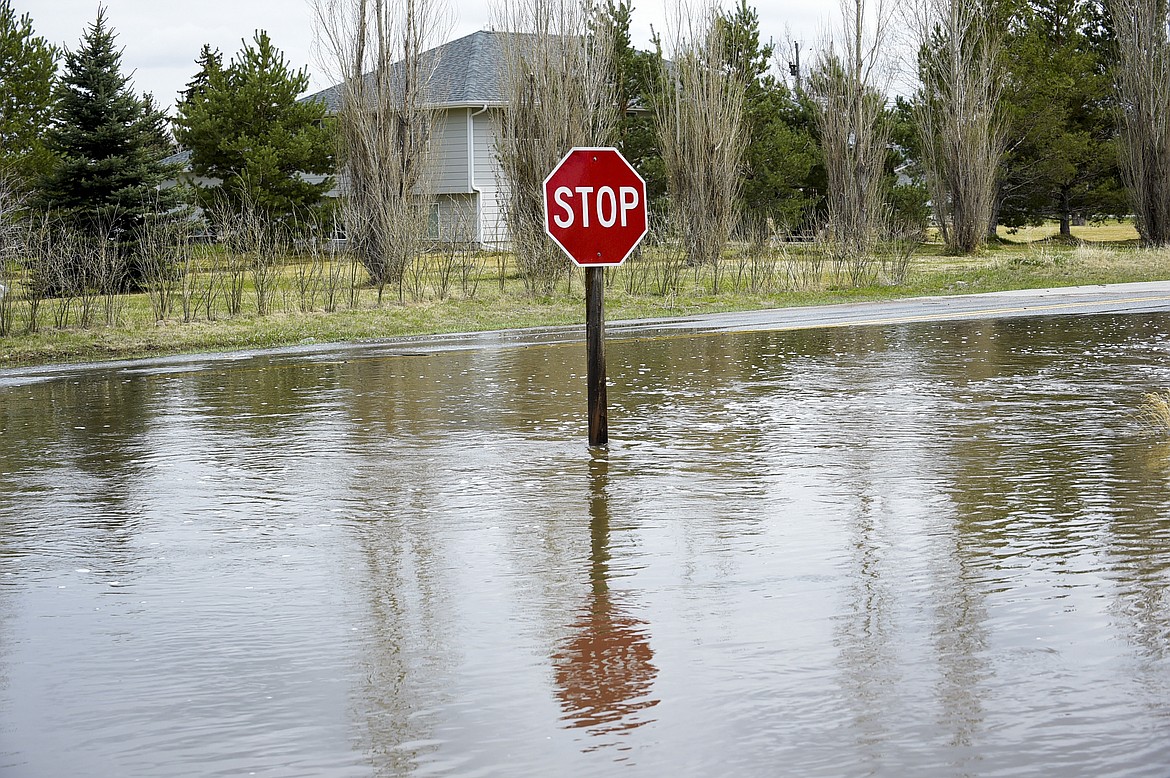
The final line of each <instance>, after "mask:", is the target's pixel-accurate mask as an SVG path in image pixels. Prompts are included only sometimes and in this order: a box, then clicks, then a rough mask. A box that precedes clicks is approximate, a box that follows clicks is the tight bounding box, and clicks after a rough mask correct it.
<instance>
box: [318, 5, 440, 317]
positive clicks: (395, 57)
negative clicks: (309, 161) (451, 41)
mask: <svg viewBox="0 0 1170 778" xmlns="http://www.w3.org/2000/svg"><path fill="white" fill-rule="evenodd" d="M316 17H317V25H318V35H319V42H320V44H321V48H322V51H323V58H324V59H325V66H326V70H327V71H329V72H330V73H331V75H333V76H334V77H335V78H336V79H337V80H338V81H339V82H340V83H339V89H340V95H339V103H338V106H337V123H338V130H339V132H338V136H339V142H340V144H341V148H340V158H341V166H342V175H341V177H340V182H341V185H342V190H343V192H342V193H343V199H342V213H343V218H344V220H345V229H346V236H347V243H348V245H349V249H350V251H352V252H353V253H354V254H355V255H356V256H357V258H358V259H359V260H360V261H361V263H362V264H363V265H364V266H365V268H366V270H368V271H369V273H370V279H371V281H372V282H373V283H374V285H375V286H376V287H377V289H378V299H379V301H381V299H382V294H383V291H384V289H385V287H386V286H387V285H388V284H389V285H391V286H395V287H397V289H398V294H399V300H400V301H401V300H402V297H403V293H404V290H403V281H404V278H405V273H406V270H407V267H408V266H409V265H410V264H411V263H412V262H413V261H414V260H415V259H416V258H417V256H418V255H419V254H420V253H421V251H422V249H423V245H424V241H425V239H426V233H427V229H428V222H429V216H430V212H431V208H432V206H433V201H434V198H433V189H434V186H433V182H432V180H431V175H430V173H431V171H430V153H431V143H432V136H433V127H434V124H435V121H436V119H437V116H436V113H435V111H434V110H433V109H432V108H431V107H430V106H429V105H428V104H427V103H428V100H429V92H430V81H431V76H432V74H433V72H434V68H435V67H436V65H437V64H438V61H437V58H435V57H431V56H427V52H428V50H430V49H431V48H433V44H435V43H436V42H437V41H438V40H439V38H440V36H442V35H443V34H445V33H446V31H447V30H446V28H447V27H448V26H449V25H448V24H447V12H446V7H445V6H444V5H443V4H442V1H441V0H405V1H404V2H394V1H393V0H316Z"/></svg>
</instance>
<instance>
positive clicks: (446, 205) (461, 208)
mask: <svg viewBox="0 0 1170 778" xmlns="http://www.w3.org/2000/svg"><path fill="white" fill-rule="evenodd" d="M431 219H432V220H431V235H430V237H431V239H432V240H438V241H441V242H443V243H469V242H472V241H474V240H475V239H476V230H475V195H474V194H468V193H459V194H449V195H439V196H438V197H437V198H436V201H435V211H434V212H433V213H432V216H431Z"/></svg>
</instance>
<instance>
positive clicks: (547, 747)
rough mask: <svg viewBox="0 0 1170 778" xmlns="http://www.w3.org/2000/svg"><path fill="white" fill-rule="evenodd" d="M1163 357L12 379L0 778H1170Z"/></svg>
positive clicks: (5, 432) (970, 337)
mask: <svg viewBox="0 0 1170 778" xmlns="http://www.w3.org/2000/svg"><path fill="white" fill-rule="evenodd" d="M1167 333H1170V315H1166V314H1150V315H1138V316H1125V315H1113V316H1054V317H1050V318H1021V319H1010V320H1001V321H985V322H936V323H929V324H906V325H898V326H887V327H856V328H848V329H845V328H843V329H833V330H811V331H798V332H755V333H739V334H720V335H709V336H702V335H699V336H695V335H684V336H678V337H663V338H657V339H656V338H652V337H648V338H641V339H633V338H630V339H626V340H620V339H618V340H611V341H610V342H609V343H608V348H607V351H608V361H609V378H610V382H611V388H610V391H609V397H610V434H611V439H612V442H611V446H610V448H609V450H608V452H603V451H594V452H590V450H589V449H588V448H587V447H586V445H585V437H586V435H585V429H584V423H585V414H584V402H585V400H584V390H585V381H584V375H583V371H584V345H583V344H582V343H579V342H577V343H560V342H548V343H535V344H531V345H529V346H527V347H509V346H505V345H501V346H499V347H492V346H490V345H484V344H483V343H481V344H480V345H479V346H478V347H476V348H473V349H467V350H459V349H432V350H427V348H425V346H420V349H419V350H415V351H409V352H404V351H402V350H395V349H394V348H393V347H390V346H381V347H364V348H363V347H359V348H353V349H349V350H339V349H333V350H319V351H303V352H298V353H284V354H269V355H258V356H251V357H246V358H235V359H224V358H217V359H213V358H207V359H187V360H176V361H164V362H159V363H153V364H131V363H124V364H121V365H116V366H105V367H92V368H86V369H69V370H64V371H59V372H56V373H53V372H48V373H42V374H36V373H27V372H26V373H20V372H13V371H9V373H8V374H5V373H0V774H2V775H4V776H33V777H36V778H40V777H42V776H130V777H133V776H151V777H155V776H221V775H222V776H239V775H258V776H329V777H332V776H399V775H401V776H408V775H409V776H431V775H459V776H545V775H548V776H552V775H572V776H609V775H626V776H662V775H676V776H712V775H735V776H774V775H799V776H855V775H878V776H904V775H923V776H962V775H978V776H994V775H1004V776H1007V775H1060V776H1106V775H1116V776H1146V775H1148V776H1165V775H1167V774H1170V442H1168V439H1166V438H1159V437H1156V436H1153V435H1150V434H1148V433H1147V432H1145V431H1144V429H1143V427H1142V424H1141V423H1140V421H1139V420H1138V419H1137V417H1136V416H1135V413H1136V411H1137V410H1138V408H1139V406H1140V404H1141V401H1142V394H1143V393H1144V392H1149V391H1154V390H1161V389H1164V388H1167V387H1170V336H1168V334H1167Z"/></svg>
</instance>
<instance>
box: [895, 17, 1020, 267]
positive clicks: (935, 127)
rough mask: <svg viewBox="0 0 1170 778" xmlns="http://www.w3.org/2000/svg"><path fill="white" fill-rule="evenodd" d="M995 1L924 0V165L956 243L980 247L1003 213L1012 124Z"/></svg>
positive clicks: (919, 21)
mask: <svg viewBox="0 0 1170 778" xmlns="http://www.w3.org/2000/svg"><path fill="white" fill-rule="evenodd" d="M992 10H993V9H992V7H991V4H990V3H989V2H988V0H917V4H916V5H915V6H914V16H913V27H914V30H915V33H916V35H917V36H918V50H919V59H918V68H919V77H920V79H921V82H922V83H921V90H920V93H919V97H918V101H917V102H918V120H919V124H920V128H921V135H922V147H923V165H924V167H925V169H926V180H927V186H928V188H929V189H930V194H931V198H932V199H933V202H934V208H935V213H936V216H937V218H938V220H939V222H940V224H941V225H942V228H943V232H944V235H945V238H946V242H947V246H948V248H949V249H950V250H951V251H953V252H955V253H963V254H969V253H972V252H975V251H977V250H978V249H979V248H980V247H981V246H983V244H984V242H985V241H986V239H987V234H988V231H989V230H990V229H991V226H992V225H991V221H992V217H993V214H994V212H995V198H996V181H997V177H998V170H999V164H1000V160H1001V158H1002V156H1003V150H1004V142H1005V137H1006V132H1005V129H1006V125H1005V120H1004V114H1003V110H1002V108H1001V104H1000V101H1001V99H1002V94H1003V77H1002V72H1001V67H1000V41H999V37H998V35H997V33H996V29H995V28H996V21H995V18H994V15H993V13H992Z"/></svg>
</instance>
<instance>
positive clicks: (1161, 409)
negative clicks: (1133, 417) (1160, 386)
mask: <svg viewBox="0 0 1170 778" xmlns="http://www.w3.org/2000/svg"><path fill="white" fill-rule="evenodd" d="M1138 419H1140V420H1141V422H1142V423H1143V424H1144V425H1145V426H1146V427H1147V428H1148V429H1149V430H1150V431H1151V432H1154V433H1156V434H1159V435H1170V391H1164V392H1149V393H1147V394H1144V395H1142V404H1141V407H1140V408H1139V409H1138Z"/></svg>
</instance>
